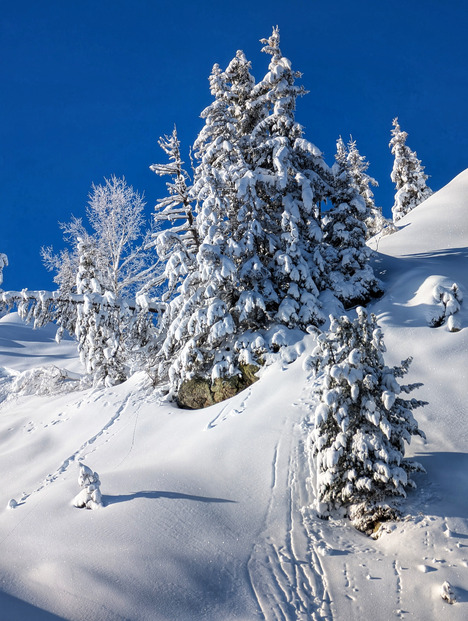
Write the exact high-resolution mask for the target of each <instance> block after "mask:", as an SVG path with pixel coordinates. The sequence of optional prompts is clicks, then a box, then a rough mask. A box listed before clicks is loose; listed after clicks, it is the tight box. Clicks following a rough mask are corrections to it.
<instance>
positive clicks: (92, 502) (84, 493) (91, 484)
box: [73, 464, 102, 509]
mask: <svg viewBox="0 0 468 621" xmlns="http://www.w3.org/2000/svg"><path fill="white" fill-rule="evenodd" d="M78 485H79V486H80V487H82V488H83V489H82V490H81V492H79V493H78V494H77V495H76V496H75V498H74V499H73V505H74V506H75V507H78V508H79V509H83V508H86V509H97V508H98V507H102V497H101V490H100V487H99V486H100V485H101V481H100V480H99V475H98V473H97V472H93V471H92V470H91V468H89V467H88V466H86V465H85V464H80V474H79V476H78Z"/></svg>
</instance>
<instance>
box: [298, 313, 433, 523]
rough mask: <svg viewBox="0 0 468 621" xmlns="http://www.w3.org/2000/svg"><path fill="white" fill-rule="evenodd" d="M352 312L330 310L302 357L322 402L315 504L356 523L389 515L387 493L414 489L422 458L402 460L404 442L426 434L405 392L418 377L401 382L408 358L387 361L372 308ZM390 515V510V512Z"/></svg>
mask: <svg viewBox="0 0 468 621" xmlns="http://www.w3.org/2000/svg"><path fill="white" fill-rule="evenodd" d="M356 313H357V318H356V319H355V320H354V321H351V320H350V319H348V318H347V317H345V316H343V317H340V318H338V319H336V318H333V317H331V318H330V320H331V324H330V329H329V330H328V331H327V332H324V333H322V334H321V335H320V336H319V337H318V343H317V346H316V348H315V350H314V352H313V354H312V356H310V357H309V359H308V361H307V366H308V367H309V368H310V369H313V370H314V371H315V381H314V388H313V397H314V399H315V398H317V397H318V400H319V403H318V405H317V406H316V408H315V413H314V415H313V418H312V422H313V424H314V428H313V431H312V433H311V436H310V448H311V454H312V464H311V466H312V467H311V469H312V472H313V474H312V477H313V478H314V477H315V494H316V508H317V510H318V513H319V514H320V515H322V516H323V517H326V516H327V515H328V514H329V512H330V511H332V510H333V509H335V508H339V507H345V508H347V510H348V514H349V516H350V518H351V520H352V522H353V524H354V525H355V527H356V528H358V529H359V530H362V531H365V532H367V531H368V530H371V529H372V527H373V526H372V524H373V522H375V521H377V518H380V520H381V521H383V520H384V516H385V514H386V513H387V515H392V514H394V510H392V509H388V507H387V508H385V505H384V503H385V501H386V500H387V499H389V497H394V496H403V497H404V496H406V490H407V489H408V488H414V487H415V484H414V482H413V480H412V479H411V473H413V472H415V471H423V468H422V466H421V465H420V464H418V463H416V462H414V461H411V460H407V459H404V454H405V443H407V444H409V443H410V441H411V437H412V436H417V435H419V436H421V437H424V433H423V432H422V431H420V430H419V428H418V424H417V422H416V420H415V418H414V416H413V410H414V409H415V408H418V407H420V406H423V405H426V404H425V402H423V401H418V400H416V399H414V398H411V399H409V398H405V397H404V395H405V394H408V393H410V392H412V391H413V390H414V389H415V388H417V387H419V386H421V384H409V385H401V384H400V383H399V381H398V380H399V378H401V377H403V376H404V375H405V374H406V373H407V372H408V368H409V365H410V363H411V358H409V359H407V360H405V361H403V362H402V363H401V365H400V366H395V367H388V366H386V365H385V361H384V357H383V353H384V352H385V345H384V342H383V334H382V331H381V329H380V328H379V326H378V324H377V321H376V318H375V316H374V315H372V314H371V315H368V314H367V312H366V311H365V310H364V308H362V307H358V308H357V309H356ZM387 519H388V517H387Z"/></svg>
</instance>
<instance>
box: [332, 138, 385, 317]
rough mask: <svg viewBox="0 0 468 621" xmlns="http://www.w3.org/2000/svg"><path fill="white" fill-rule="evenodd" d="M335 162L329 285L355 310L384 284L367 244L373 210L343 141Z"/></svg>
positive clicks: (338, 146) (339, 144)
mask: <svg viewBox="0 0 468 621" xmlns="http://www.w3.org/2000/svg"><path fill="white" fill-rule="evenodd" d="M335 159H336V161H335V164H334V166H333V169H332V171H333V174H334V183H333V192H332V195H331V202H332V207H331V208H330V210H329V211H327V212H326V213H325V214H324V216H323V220H322V226H323V231H324V242H325V244H326V250H325V252H326V256H327V267H328V271H327V273H326V275H325V283H326V285H327V286H328V288H329V289H331V291H333V293H334V294H335V296H336V297H337V298H338V299H339V300H340V301H341V302H342V303H343V304H344V306H345V307H351V306H354V305H355V304H362V303H365V302H367V301H368V300H369V299H370V298H371V297H372V296H375V295H376V294H377V293H379V292H380V285H379V282H378V280H377V278H376V276H375V274H374V271H373V269H372V266H371V265H370V262H369V259H370V257H371V255H372V250H371V249H370V248H369V246H367V245H366V238H367V226H366V221H367V220H368V219H369V218H371V217H372V212H371V208H370V205H368V204H366V201H365V199H364V197H363V196H362V195H361V194H360V192H359V190H358V189H357V187H356V185H355V183H354V178H353V175H352V173H351V172H350V162H349V160H348V154H347V151H346V146H345V144H344V142H343V140H342V138H340V139H339V140H338V141H337V152H336V156H335Z"/></svg>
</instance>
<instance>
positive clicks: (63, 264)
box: [42, 176, 158, 297]
mask: <svg viewBox="0 0 468 621" xmlns="http://www.w3.org/2000/svg"><path fill="white" fill-rule="evenodd" d="M144 207H145V202H144V200H143V197H142V196H141V195H140V194H139V193H138V192H137V191H135V190H134V189H133V188H132V186H129V185H128V184H127V182H126V181H125V179H124V178H122V179H119V178H117V177H115V176H112V177H111V178H110V179H105V180H104V184H101V185H94V184H93V186H92V192H91V193H90V195H89V202H88V206H87V210H86V215H87V219H88V222H89V226H90V228H91V232H88V231H87V228H86V227H85V225H84V224H83V221H82V219H81V218H75V217H72V219H71V221H70V222H68V223H64V224H61V225H60V226H61V228H62V230H63V234H64V239H65V241H66V242H67V243H68V244H69V246H70V248H69V249H65V250H63V251H61V252H60V253H59V254H54V252H53V249H52V248H43V249H42V257H43V260H44V263H45V265H46V267H47V268H48V269H49V270H51V271H55V272H56V275H55V278H54V280H55V282H56V283H57V285H58V286H59V289H60V291H61V292H62V293H64V294H65V293H74V292H75V291H76V274H77V270H78V264H79V252H78V244H79V240H80V239H85V238H87V237H89V238H93V240H94V242H93V243H94V244H95V246H96V251H95V252H96V261H98V263H99V270H100V273H101V278H102V285H103V286H104V287H105V289H106V291H111V292H112V293H113V294H114V295H115V296H116V297H119V296H128V295H133V294H134V293H135V292H137V291H138V290H139V289H141V288H142V287H144V285H145V284H146V283H147V281H148V280H149V279H153V278H154V276H155V273H157V271H158V267H157V266H156V261H155V258H154V256H153V253H152V252H151V251H150V250H149V248H148V242H149V236H150V232H148V231H146V230H145V217H144Z"/></svg>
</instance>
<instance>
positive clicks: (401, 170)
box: [389, 118, 432, 222]
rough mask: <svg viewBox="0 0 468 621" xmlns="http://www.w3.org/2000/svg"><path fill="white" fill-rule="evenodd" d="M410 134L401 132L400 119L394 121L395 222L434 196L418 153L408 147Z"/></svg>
mask: <svg viewBox="0 0 468 621" xmlns="http://www.w3.org/2000/svg"><path fill="white" fill-rule="evenodd" d="M407 137H408V134H407V133H406V132H404V131H402V130H401V128H400V125H399V123H398V118H396V119H394V120H393V129H392V139H391V140H390V145H389V146H390V149H391V152H392V154H393V156H394V158H395V160H394V163H393V170H392V173H391V179H392V181H393V183H394V184H395V186H396V194H395V203H394V205H393V207H392V213H393V222H397V221H398V220H400V218H402V217H403V216H406V214H407V213H409V212H410V211H411V210H412V209H414V207H417V206H418V205H419V204H420V203H422V202H423V201H425V200H426V199H427V198H429V196H431V194H432V190H431V189H430V188H429V187H428V186H427V184H426V181H427V179H428V175H426V174H425V173H424V166H422V165H421V160H419V159H418V158H417V153H416V151H411V149H410V148H409V147H408V146H407V145H406V138H407Z"/></svg>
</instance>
